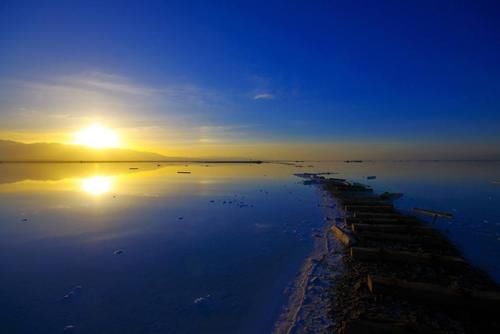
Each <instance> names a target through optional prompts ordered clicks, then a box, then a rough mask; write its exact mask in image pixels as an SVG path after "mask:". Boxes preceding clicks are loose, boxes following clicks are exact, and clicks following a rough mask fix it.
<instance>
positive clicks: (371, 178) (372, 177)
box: [366, 175, 377, 180]
mask: <svg viewBox="0 0 500 334" xmlns="http://www.w3.org/2000/svg"><path fill="white" fill-rule="evenodd" d="M376 178H377V177H376V176H375V175H370V176H367V177H366V179H367V180H375V179H376Z"/></svg>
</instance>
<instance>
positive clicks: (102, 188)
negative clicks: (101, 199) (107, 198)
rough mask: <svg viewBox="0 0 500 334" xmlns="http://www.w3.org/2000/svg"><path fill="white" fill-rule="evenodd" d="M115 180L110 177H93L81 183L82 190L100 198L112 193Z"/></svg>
mask: <svg viewBox="0 0 500 334" xmlns="http://www.w3.org/2000/svg"><path fill="white" fill-rule="evenodd" d="M112 186H113V179H112V178H111V177H109V176H92V177H88V178H85V179H83V180H82V181H81V188H82V190H83V191H85V192H86V193H88V194H90V195H93V196H100V195H102V194H105V193H108V192H110V191H111V188H112Z"/></svg>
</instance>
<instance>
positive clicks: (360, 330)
mask: <svg viewBox="0 0 500 334" xmlns="http://www.w3.org/2000/svg"><path fill="white" fill-rule="evenodd" d="M340 333H341V334H367V333H369V334H408V333H413V334H443V332H442V331H436V330H435V329H433V328H428V327H427V326H426V327H423V326H421V325H418V324H417V323H411V322H409V321H390V320H385V321H384V320H380V319H377V320H362V319H353V320H348V321H343V322H342V327H341V329H340Z"/></svg>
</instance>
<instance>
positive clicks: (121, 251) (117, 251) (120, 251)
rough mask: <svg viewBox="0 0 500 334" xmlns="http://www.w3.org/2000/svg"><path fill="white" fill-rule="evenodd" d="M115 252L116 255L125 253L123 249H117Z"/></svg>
mask: <svg viewBox="0 0 500 334" xmlns="http://www.w3.org/2000/svg"><path fill="white" fill-rule="evenodd" d="M113 254H115V255H120V254H123V250H122V249H117V250H115V251H114V252H113Z"/></svg>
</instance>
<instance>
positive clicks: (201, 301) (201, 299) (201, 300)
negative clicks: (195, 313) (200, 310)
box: [193, 295, 210, 304]
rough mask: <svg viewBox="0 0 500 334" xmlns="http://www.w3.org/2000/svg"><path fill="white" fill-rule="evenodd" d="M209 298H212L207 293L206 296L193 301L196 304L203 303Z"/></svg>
mask: <svg viewBox="0 0 500 334" xmlns="http://www.w3.org/2000/svg"><path fill="white" fill-rule="evenodd" d="M208 298H210V295H206V296H205V297H198V298H196V299H195V300H194V301H193V303H194V304H201V303H203V302H205V301H206V300H207V299H208Z"/></svg>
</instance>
